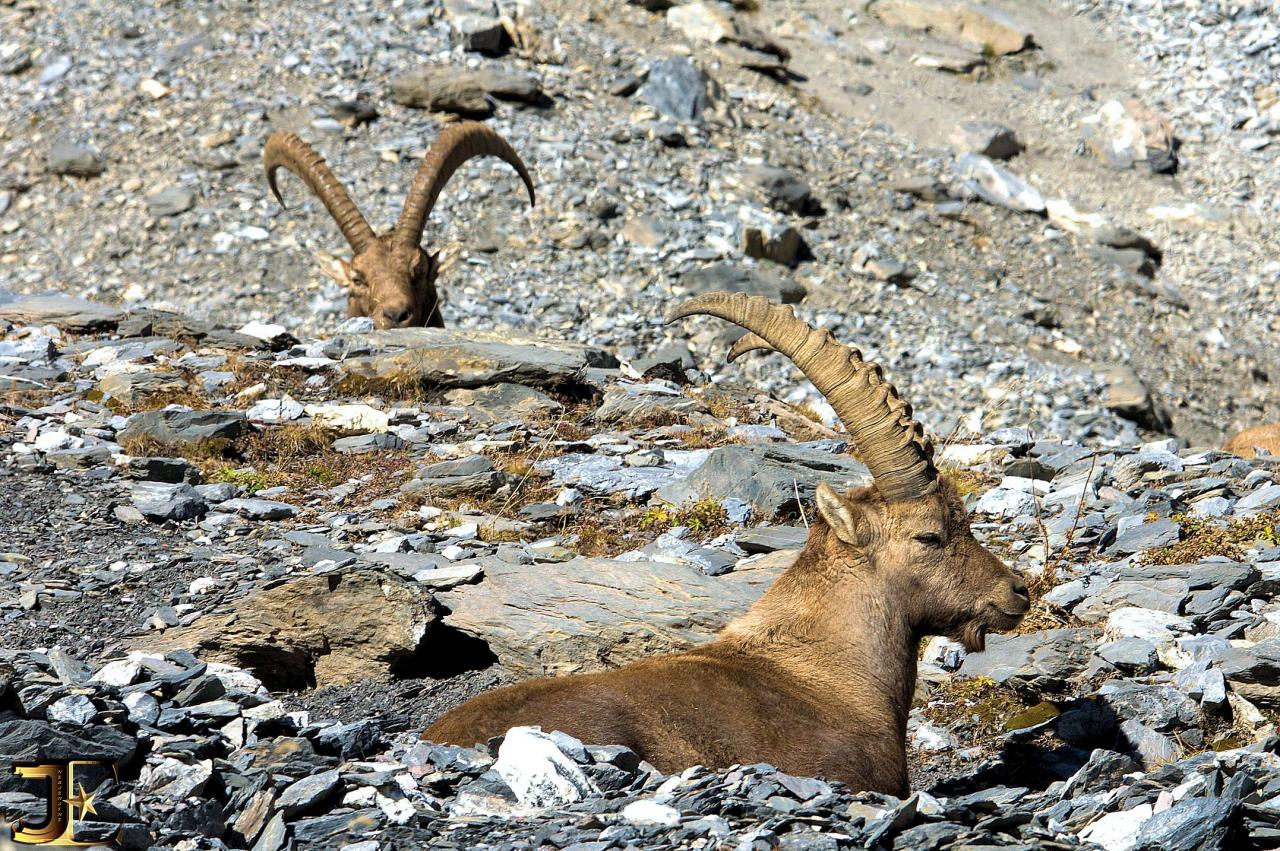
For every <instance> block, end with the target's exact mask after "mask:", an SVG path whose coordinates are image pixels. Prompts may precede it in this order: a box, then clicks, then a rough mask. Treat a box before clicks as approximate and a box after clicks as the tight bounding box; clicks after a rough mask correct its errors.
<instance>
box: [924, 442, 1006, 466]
mask: <svg viewBox="0 0 1280 851" xmlns="http://www.w3.org/2000/svg"><path fill="white" fill-rule="evenodd" d="M1008 457H1009V450H1008V448H1007V447H1004V446H993V445H991V444H989V443H950V444H947V445H946V446H944V447H942V450H941V451H940V452H939V453H938V464H939V466H944V467H945V466H951V467H976V466H978V465H979V464H998V463H1000V462H1001V461H1003V460H1004V459H1005V458H1008Z"/></svg>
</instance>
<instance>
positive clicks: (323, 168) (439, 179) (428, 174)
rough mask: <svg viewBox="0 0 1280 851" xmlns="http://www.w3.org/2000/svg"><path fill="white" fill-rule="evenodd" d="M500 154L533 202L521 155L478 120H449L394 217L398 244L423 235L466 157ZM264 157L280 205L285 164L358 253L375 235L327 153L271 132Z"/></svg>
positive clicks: (416, 240) (418, 239)
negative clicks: (278, 177) (397, 218)
mask: <svg viewBox="0 0 1280 851" xmlns="http://www.w3.org/2000/svg"><path fill="white" fill-rule="evenodd" d="M485 156H492V157H497V158H498V159H500V160H502V161H503V162H505V163H507V164H508V165H510V166H511V167H512V168H514V169H515V170H516V172H517V173H518V174H519V175H520V179H521V180H523V181H524V185H525V188H526V189H528V190H529V203H530V204H531V205H532V204H533V203H534V196H533V178H532V177H530V176H529V170H528V169H527V168H525V166H524V163H523V162H521V161H520V157H519V156H518V155H517V154H516V152H515V151H514V150H512V148H511V146H510V145H508V144H507V142H506V140H504V139H503V138H502V137H501V136H499V135H498V134H497V133H495V132H494V131H493V130H491V129H490V128H489V127H488V126H486V125H484V124H481V123H479V122H477V121H464V122H461V123H459V124H454V125H451V126H449V127H447V128H445V130H444V131H443V132H442V133H441V134H440V137H439V138H438V139H436V141H435V144H433V145H432V146H431V149H430V150H428V151H427V156H426V158H425V159H424V160H423V161H422V165H421V166H419V167H418V173H417V174H415V175H414V177H413V184H412V185H411V186H410V187H409V194H408V195H407V196H405V200H404V209H403V210H402V211H401V213H400V221H399V222H397V223H396V228H395V231H394V234H395V235H394V238H393V242H394V244H395V245H396V246H397V247H399V248H412V247H415V246H417V245H418V243H419V242H421V240H422V229H423V228H424V227H426V224H427V216H429V215H430V214H431V208H432V207H434V206H435V203H436V199H437V198H438V197H440V192H441V191H442V190H443V189H444V187H445V185H446V184H447V183H448V182H449V178H451V177H453V173H454V172H456V171H457V170H458V169H459V168H460V167H461V166H462V164H463V163H465V162H466V161H467V160H470V159H474V158H475V157H485ZM262 162H263V165H264V166H265V167H266V171H267V184H268V185H269V186H270V187H271V193H272V194H273V195H275V196H276V200H277V201H279V202H280V206H282V207H283V206H284V199H283V198H282V197H281V195H280V189H279V188H278V187H277V186H276V170H277V169H279V168H281V167H284V168H287V169H288V170H289V171H291V172H293V173H294V174H296V175H297V176H298V177H300V178H302V181H303V182H304V183H306V184H307V187H308V188H310V189H311V191H312V193H314V194H315V196H316V197H317V198H319V199H320V202H321V203H322V204H324V206H325V209H326V210H328V211H329V215H330V216H333V220H334V221H335V222H337V223H338V227H339V228H341V229H342V235H343V236H344V237H346V240H347V242H348V243H350V245H351V250H352V251H354V252H355V253H356V254H359V253H360V252H362V251H364V250H365V248H367V247H368V246H369V244H370V243H372V242H373V241H374V240H375V239H377V235H376V234H374V232H373V228H371V227H369V223H368V222H367V221H366V220H365V217H364V216H363V215H362V214H361V212H360V209H359V208H358V207H356V204H355V202H354V201H352V200H351V196H350V195H348V194H347V190H346V189H345V188H343V186H342V183H341V182H339V181H338V178H336V177H334V175H333V171H332V170H331V169H330V168H329V166H328V165H327V164H326V163H325V161H324V157H322V156H320V155H319V154H317V153H316V152H315V150H314V149H313V148H312V147H311V146H310V145H308V144H307V143H306V142H304V141H302V139H300V138H298V136H296V135H295V134H293V133H272V134H271V136H270V137H269V138H268V139H267V145H266V147H265V148H264V149H263V151H262Z"/></svg>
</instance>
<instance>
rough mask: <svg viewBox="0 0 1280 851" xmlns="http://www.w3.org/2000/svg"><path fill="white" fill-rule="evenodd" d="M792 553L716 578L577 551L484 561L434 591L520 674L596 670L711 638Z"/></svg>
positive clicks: (458, 625) (458, 621)
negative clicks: (461, 579) (533, 562)
mask: <svg viewBox="0 0 1280 851" xmlns="http://www.w3.org/2000/svg"><path fill="white" fill-rule="evenodd" d="M793 558H794V554H793V553H779V554H778V555H777V556H776V557H769V558H767V559H763V560H760V561H758V562H755V563H753V564H751V565H748V566H746V567H745V568H742V567H740V568H739V569H738V570H735V571H734V572H732V573H729V574H726V575H725V576H720V577H711V576H707V575H706V574H705V573H704V572H703V571H702V570H700V569H698V568H697V567H694V566H691V565H683V564H671V563H667V562H635V561H626V562H624V561H614V560H611V559H601V558H577V559H573V560H572V561H567V562H563V563H561V564H558V565H556V566H555V570H537V571H533V570H530V569H529V568H527V567H525V566H523V565H513V564H508V563H506V562H504V561H502V560H501V559H498V558H483V559H480V563H481V565H482V566H483V567H484V572H485V579H484V581H483V582H481V583H480V584H478V585H473V586H467V587H465V588H458V589H455V590H452V591H443V592H440V593H439V594H438V595H437V596H438V597H439V600H440V602H441V603H443V604H444V605H445V606H446V607H447V608H448V609H449V610H450V614H449V615H448V616H447V617H446V619H445V622H446V623H448V624H449V625H450V626H452V627H454V628H455V629H457V630H459V631H461V632H463V633H465V634H467V635H471V636H475V637H476V638H479V639H481V640H483V641H484V642H485V643H486V644H487V645H488V646H489V649H490V650H491V651H493V653H494V654H495V655H497V657H498V659H499V661H500V662H501V663H502V665H503V666H504V667H505V668H506V669H507V670H509V671H512V672H513V673H515V674H517V675H519V676H543V675H550V674H556V675H559V674H567V673H575V672H580V671H595V670H602V669H603V668H607V667H613V666H616V665H621V664H625V663H627V662H630V661H633V660H636V659H640V658H644V657H646V656H650V655H653V654H654V653H659V652H663V651H666V650H672V649H677V648H683V647H686V646H688V645H689V644H690V643H696V642H699V641H703V640H706V639H708V638H710V637H711V636H712V635H713V634H714V633H715V632H717V631H718V630H719V629H720V628H721V627H723V626H724V625H725V624H726V623H727V622H728V621H729V620H730V619H731V618H733V617H735V616H737V615H738V614H740V613H741V612H743V611H745V610H746V609H747V607H748V606H750V605H751V604H752V603H753V602H755V600H756V598H758V597H759V596H760V594H762V593H763V592H764V590H765V589H766V588H767V587H768V586H769V584H770V583H771V582H772V581H773V579H774V577H776V576H777V574H778V572H779V571H780V570H781V569H783V568H784V567H785V566H786V565H788V564H790V561H791V560H792V559H793Z"/></svg>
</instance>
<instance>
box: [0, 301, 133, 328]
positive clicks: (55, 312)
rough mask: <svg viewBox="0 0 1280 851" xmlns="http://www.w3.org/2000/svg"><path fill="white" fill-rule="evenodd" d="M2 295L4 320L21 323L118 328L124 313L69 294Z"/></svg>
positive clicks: (0, 308) (0, 312)
mask: <svg viewBox="0 0 1280 851" xmlns="http://www.w3.org/2000/svg"><path fill="white" fill-rule="evenodd" d="M3 298H4V297H3V296H0V320H3V321H8V322H13V323H14V324H17V325H56V326H57V327H58V328H61V329H63V330H64V331H74V332H76V333H90V332H95V331H110V330H112V329H114V328H115V327H116V326H117V325H118V324H119V323H120V320H121V319H123V318H124V313H123V312H121V311H120V310H117V309H116V308H113V307H107V306H106V305H103V304H95V303H94V302H91V301H85V300H84V299H79V298H73V297H71V296H67V295H33V296H21V297H19V298H15V299H12V300H10V301H7V302H6V301H4V300H3Z"/></svg>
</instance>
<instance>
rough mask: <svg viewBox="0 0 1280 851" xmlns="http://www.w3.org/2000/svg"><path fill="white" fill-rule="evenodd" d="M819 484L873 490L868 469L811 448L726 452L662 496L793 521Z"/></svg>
mask: <svg viewBox="0 0 1280 851" xmlns="http://www.w3.org/2000/svg"><path fill="white" fill-rule="evenodd" d="M819 482H826V483H827V484H829V485H831V486H832V487H833V488H836V489H837V490H847V489H849V488H857V487H863V486H865V485H869V484H871V473H870V471H868V470H867V468H866V465H864V464H863V463H862V462H860V461H855V460H854V459H852V458H850V457H848V456H846V455H837V454H835V453H832V452H825V451H823V450H822V449H819V448H816V447H815V446H814V445H812V444H803V443H801V444H774V445H755V446H721V447H719V448H717V449H713V450H712V451H711V454H710V455H708V456H707V460H706V461H705V462H704V463H703V464H702V466H701V467H699V468H698V469H697V470H695V471H694V472H693V473H692V474H691V475H689V476H688V477H687V478H685V479H683V480H682V481H677V482H673V483H671V484H668V485H666V486H664V487H662V488H660V489H659V490H658V498H659V499H661V500H663V501H664V502H668V503H671V504H672V505H683V504H685V503H689V502H695V501H697V500H701V499H715V500H719V501H721V502H723V501H724V500H726V499H731V498H736V499H741V500H745V501H746V502H749V503H750V504H751V506H752V509H753V510H754V512H755V515H756V516H757V517H777V516H780V515H781V516H794V515H796V514H798V513H799V511H800V507H801V505H805V504H809V503H811V502H812V501H813V495H814V493H815V492H816V491H817V489H818V483H819Z"/></svg>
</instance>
